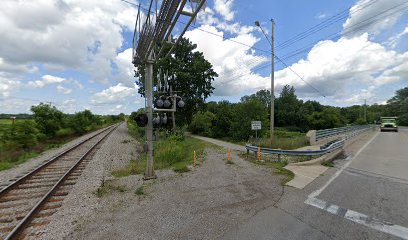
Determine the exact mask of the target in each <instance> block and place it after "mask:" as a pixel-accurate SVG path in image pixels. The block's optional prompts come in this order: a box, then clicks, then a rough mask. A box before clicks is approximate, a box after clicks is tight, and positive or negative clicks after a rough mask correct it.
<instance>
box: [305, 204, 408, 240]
mask: <svg viewBox="0 0 408 240" xmlns="http://www.w3.org/2000/svg"><path fill="white" fill-rule="evenodd" d="M305 203H306V204H308V205H310V206H313V207H316V208H319V209H321V210H325V211H327V212H329V213H331V214H333V215H337V216H339V217H343V218H345V219H347V220H350V221H353V222H355V223H358V224H361V225H364V226H366V227H369V228H372V229H375V230H378V231H380V232H384V233H388V234H391V235H394V236H397V237H400V238H402V239H406V240H408V228H406V227H403V226H400V225H395V224H392V223H389V222H384V221H380V220H378V219H375V218H371V217H369V216H367V215H365V214H362V213H359V212H356V211H353V210H350V209H345V208H341V207H339V206H337V205H334V204H330V203H328V202H326V201H324V200H320V199H317V198H308V199H306V201H305Z"/></svg>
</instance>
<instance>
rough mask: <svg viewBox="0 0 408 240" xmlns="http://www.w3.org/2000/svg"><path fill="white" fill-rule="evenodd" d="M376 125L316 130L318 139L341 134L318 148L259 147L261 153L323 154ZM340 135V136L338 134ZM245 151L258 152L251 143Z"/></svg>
mask: <svg viewBox="0 0 408 240" xmlns="http://www.w3.org/2000/svg"><path fill="white" fill-rule="evenodd" d="M376 127H377V126H376V125H360V126H351V127H342V128H331V129H324V130H319V131H316V138H317V136H318V135H319V139H318V140H321V139H324V138H328V137H334V136H338V135H343V136H342V139H338V140H335V141H333V142H331V143H329V144H328V145H325V146H324V147H322V148H321V149H320V150H280V149H271V148H259V150H260V152H261V153H263V154H276V155H289V156H318V155H323V154H326V153H329V152H332V151H334V150H337V149H339V148H342V147H343V146H344V144H345V142H346V141H347V140H349V139H351V138H353V137H355V136H357V135H359V134H360V133H362V132H365V131H368V130H370V129H374V128H376ZM339 137H340V136H339ZM245 148H246V150H247V152H248V153H249V152H258V147H257V146H253V145H249V144H247V145H245Z"/></svg>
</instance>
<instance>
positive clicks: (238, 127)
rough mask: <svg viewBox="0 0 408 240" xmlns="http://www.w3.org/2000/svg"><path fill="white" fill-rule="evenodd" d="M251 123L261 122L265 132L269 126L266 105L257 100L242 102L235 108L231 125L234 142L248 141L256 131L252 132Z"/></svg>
mask: <svg viewBox="0 0 408 240" xmlns="http://www.w3.org/2000/svg"><path fill="white" fill-rule="evenodd" d="M251 121H261V122H262V126H264V127H263V130H261V132H260V133H259V134H262V132H263V131H265V129H267V128H266V127H265V126H268V125H269V121H268V113H267V111H265V105H264V104H263V103H262V102H261V101H259V100H257V99H250V100H248V101H246V102H240V103H238V104H237V105H236V106H235V107H234V111H233V118H232V123H231V133H232V134H231V137H232V138H233V139H234V140H248V139H249V137H250V136H251V135H254V131H252V130H251Z"/></svg>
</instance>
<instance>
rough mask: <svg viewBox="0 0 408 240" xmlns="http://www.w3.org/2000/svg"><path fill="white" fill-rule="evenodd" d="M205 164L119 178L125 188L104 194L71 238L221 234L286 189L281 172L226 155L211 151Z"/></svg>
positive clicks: (272, 202) (120, 183) (153, 237)
mask: <svg viewBox="0 0 408 240" xmlns="http://www.w3.org/2000/svg"><path fill="white" fill-rule="evenodd" d="M206 155H207V156H206V158H205V161H204V163H203V166H199V167H196V168H195V169H193V171H191V172H188V173H184V174H172V175H171V176H168V177H161V178H159V179H158V180H155V181H150V182H147V183H146V182H145V183H144V184H147V186H146V187H145V190H144V191H145V195H142V196H138V195H136V194H135V190H136V189H137V188H138V187H139V186H141V184H143V181H142V180H141V176H129V177H125V178H120V179H117V180H115V181H114V182H113V184H114V185H115V186H120V188H119V189H121V190H120V191H115V192H114V193H112V194H109V195H107V196H104V197H102V198H101V199H100V202H99V204H98V209H97V210H96V211H95V212H94V213H93V214H91V215H88V216H84V217H83V218H82V219H81V220H80V221H78V222H77V224H76V229H75V231H73V232H71V233H70V234H69V236H66V239H216V238H219V237H221V236H222V235H223V234H224V233H225V232H226V231H227V230H228V229H229V228H232V227H234V226H236V225H237V224H239V223H241V222H242V221H244V220H246V219H248V218H250V217H251V216H253V215H254V214H255V213H257V212H258V211H260V210H262V209H264V208H266V207H268V206H272V205H273V204H274V203H275V202H276V201H277V200H278V199H279V198H280V196H281V194H282V186H281V185H280V180H281V178H282V177H281V176H278V175H276V174H273V172H272V170H271V169H265V168H261V167H258V166H256V165H253V164H251V163H248V162H246V161H243V160H242V159H239V158H238V156H237V155H236V154H235V153H232V159H233V161H234V164H226V163H225V158H226V154H225V153H224V152H219V150H215V149H207V150H206Z"/></svg>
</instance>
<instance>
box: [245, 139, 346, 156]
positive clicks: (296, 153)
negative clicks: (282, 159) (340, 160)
mask: <svg viewBox="0 0 408 240" xmlns="http://www.w3.org/2000/svg"><path fill="white" fill-rule="evenodd" d="M344 144H345V140H344V139H341V140H337V141H333V142H332V143H329V144H327V145H326V146H324V147H323V148H321V149H320V150H281V149H271V148H262V147H257V146H253V145H249V144H247V145H245V148H246V150H247V153H249V152H255V153H257V152H258V151H259V152H260V153H263V154H277V155H288V156H318V155H323V154H326V153H329V152H332V151H334V150H337V149H340V148H342V147H343V146H344Z"/></svg>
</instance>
